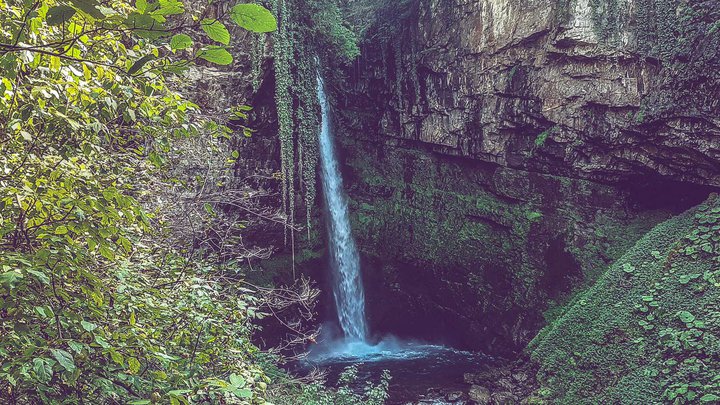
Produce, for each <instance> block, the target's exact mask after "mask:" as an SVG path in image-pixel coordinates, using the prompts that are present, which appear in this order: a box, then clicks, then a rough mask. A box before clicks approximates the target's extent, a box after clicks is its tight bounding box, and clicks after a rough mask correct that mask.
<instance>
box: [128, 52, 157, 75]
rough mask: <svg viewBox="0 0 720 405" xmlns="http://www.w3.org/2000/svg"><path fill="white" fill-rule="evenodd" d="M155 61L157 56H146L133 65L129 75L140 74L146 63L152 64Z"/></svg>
mask: <svg viewBox="0 0 720 405" xmlns="http://www.w3.org/2000/svg"><path fill="white" fill-rule="evenodd" d="M153 59H155V55H145V56H143V57H142V58H140V59H138V60H136V61H135V63H133V65H132V66H131V67H130V69H128V74H129V75H134V74H135V73H137V72H139V71H140V69H142V67H143V66H145V64H146V63H148V62H150V61H151V60H153Z"/></svg>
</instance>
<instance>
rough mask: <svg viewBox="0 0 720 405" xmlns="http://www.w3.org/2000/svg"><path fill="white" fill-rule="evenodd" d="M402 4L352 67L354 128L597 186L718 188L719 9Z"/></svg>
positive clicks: (595, 2) (504, 1)
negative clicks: (665, 183)
mask: <svg viewBox="0 0 720 405" xmlns="http://www.w3.org/2000/svg"><path fill="white" fill-rule="evenodd" d="M401 3H402V2H401ZM406 3H407V5H406V6H402V5H401V6H397V7H395V8H393V7H391V8H390V9H389V11H386V12H385V13H379V14H378V15H379V17H376V18H377V19H378V20H379V22H378V23H377V25H376V26H375V29H370V30H369V34H368V37H367V42H366V44H365V46H364V48H363V51H364V52H363V59H362V60H361V61H360V62H359V63H358V64H357V66H356V67H355V69H353V70H352V71H351V72H350V73H351V84H350V87H349V88H347V89H345V90H349V91H350V92H351V93H352V94H351V95H350V96H348V97H347V98H346V101H347V103H348V106H347V107H349V108H351V109H360V110H362V112H363V113H364V114H365V115H363V116H362V120H361V121H360V122H361V125H360V126H358V127H356V128H354V129H357V130H358V132H363V133H365V134H366V135H377V136H380V137H389V138H397V139H406V140H415V141H420V142H423V143H426V144H428V145H431V146H432V147H433V149H434V150H437V151H441V152H443V153H447V154H455V155H461V156H468V157H472V158H475V159H479V160H482V161H486V162H493V163H497V164H500V165H503V166H508V167H512V168H518V169H526V170H533V171H542V172H550V173H554V174H564V175H568V176H574V177H581V178H589V179H595V180H599V181H602V182H607V181H617V180H621V179H627V178H634V177H638V176H645V175H662V176H669V177H672V178H673V179H675V180H682V181H688V182H693V183H698V184H711V185H715V186H720V162H719V159H720V97H719V96H720V73H719V72H720V33H718V29H717V28H718V27H717V21H718V19H720V2H718V1H715V0H713V1H693V2H685V1H673V0H634V1H633V0H561V1H555V0H480V1H470V0H466V1H463V0H432V1H430V0H427V1H426V0H422V1H419V0H418V1H411V2H406ZM398 10H401V11H398ZM403 16H405V17H404V18H402V17H403ZM398 18H399V20H398ZM383 19H385V20H383ZM382 24H385V26H381V25H382ZM378 26H380V27H378Z"/></svg>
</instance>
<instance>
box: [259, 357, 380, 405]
mask: <svg viewBox="0 0 720 405" xmlns="http://www.w3.org/2000/svg"><path fill="white" fill-rule="evenodd" d="M390 378H391V377H390V373H389V372H388V371H384V372H383V373H382V376H381V377H380V381H379V382H378V383H377V384H372V383H371V382H369V381H366V382H365V386H364V387H362V389H361V390H359V389H357V388H355V386H356V385H357V382H358V381H357V379H358V376H357V368H356V367H354V366H350V367H348V368H346V369H345V371H343V373H342V374H341V375H340V378H339V381H338V387H337V388H335V389H328V388H326V387H325V386H323V385H322V384H320V383H319V382H315V383H312V384H307V385H305V384H303V385H294V386H291V387H290V389H288V390H285V391H284V392H282V393H278V394H276V397H272V400H273V401H275V402H277V403H283V404H303V405H357V404H365V405H382V404H384V403H385V400H386V399H387V398H388V386H389V383H390ZM358 391H360V392H358Z"/></svg>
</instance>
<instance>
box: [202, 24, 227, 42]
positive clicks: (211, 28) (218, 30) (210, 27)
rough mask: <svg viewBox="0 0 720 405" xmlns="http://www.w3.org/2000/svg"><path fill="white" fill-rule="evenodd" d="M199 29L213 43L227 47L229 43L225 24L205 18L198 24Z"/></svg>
mask: <svg viewBox="0 0 720 405" xmlns="http://www.w3.org/2000/svg"><path fill="white" fill-rule="evenodd" d="M200 27H201V28H202V30H203V31H205V33H206V34H207V36H208V37H210V39H212V40H213V41H217V42H220V43H221V44H224V45H227V44H229V43H230V32H228V30H227V28H225V24H223V23H221V22H220V21H219V20H216V19H214V18H206V19H204V20H202V21H201V22H200Z"/></svg>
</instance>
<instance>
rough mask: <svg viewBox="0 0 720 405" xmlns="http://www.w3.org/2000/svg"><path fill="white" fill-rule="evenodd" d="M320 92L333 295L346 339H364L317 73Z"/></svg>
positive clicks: (355, 268) (358, 282)
mask: <svg viewBox="0 0 720 405" xmlns="http://www.w3.org/2000/svg"><path fill="white" fill-rule="evenodd" d="M317 81H318V84H317V93H318V100H319V102H320V109H321V112H322V126H321V129H320V166H321V170H322V173H321V174H322V185H323V196H324V198H325V206H326V207H327V211H328V218H327V223H328V226H327V228H328V242H329V247H330V260H331V267H332V271H333V277H332V278H333V296H334V297H335V306H336V307H337V312H338V317H339V319H340V327H341V328H342V330H343V333H344V334H345V336H346V337H347V338H351V339H354V340H359V341H365V339H366V337H367V332H368V330H367V324H366V322H365V293H364V292H363V285H362V278H361V276H360V258H359V256H358V252H357V248H356V247H355V240H353V237H352V231H351V229H350V219H349V218H348V208H347V197H346V196H345V192H344V190H343V182H342V177H341V176H340V168H339V167H338V162H337V159H336V157H335V150H334V146H333V139H332V131H331V125H330V120H331V115H330V105H329V103H328V100H327V96H326V94H325V83H324V81H323V78H322V77H321V76H320V75H319V74H318V79H317Z"/></svg>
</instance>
